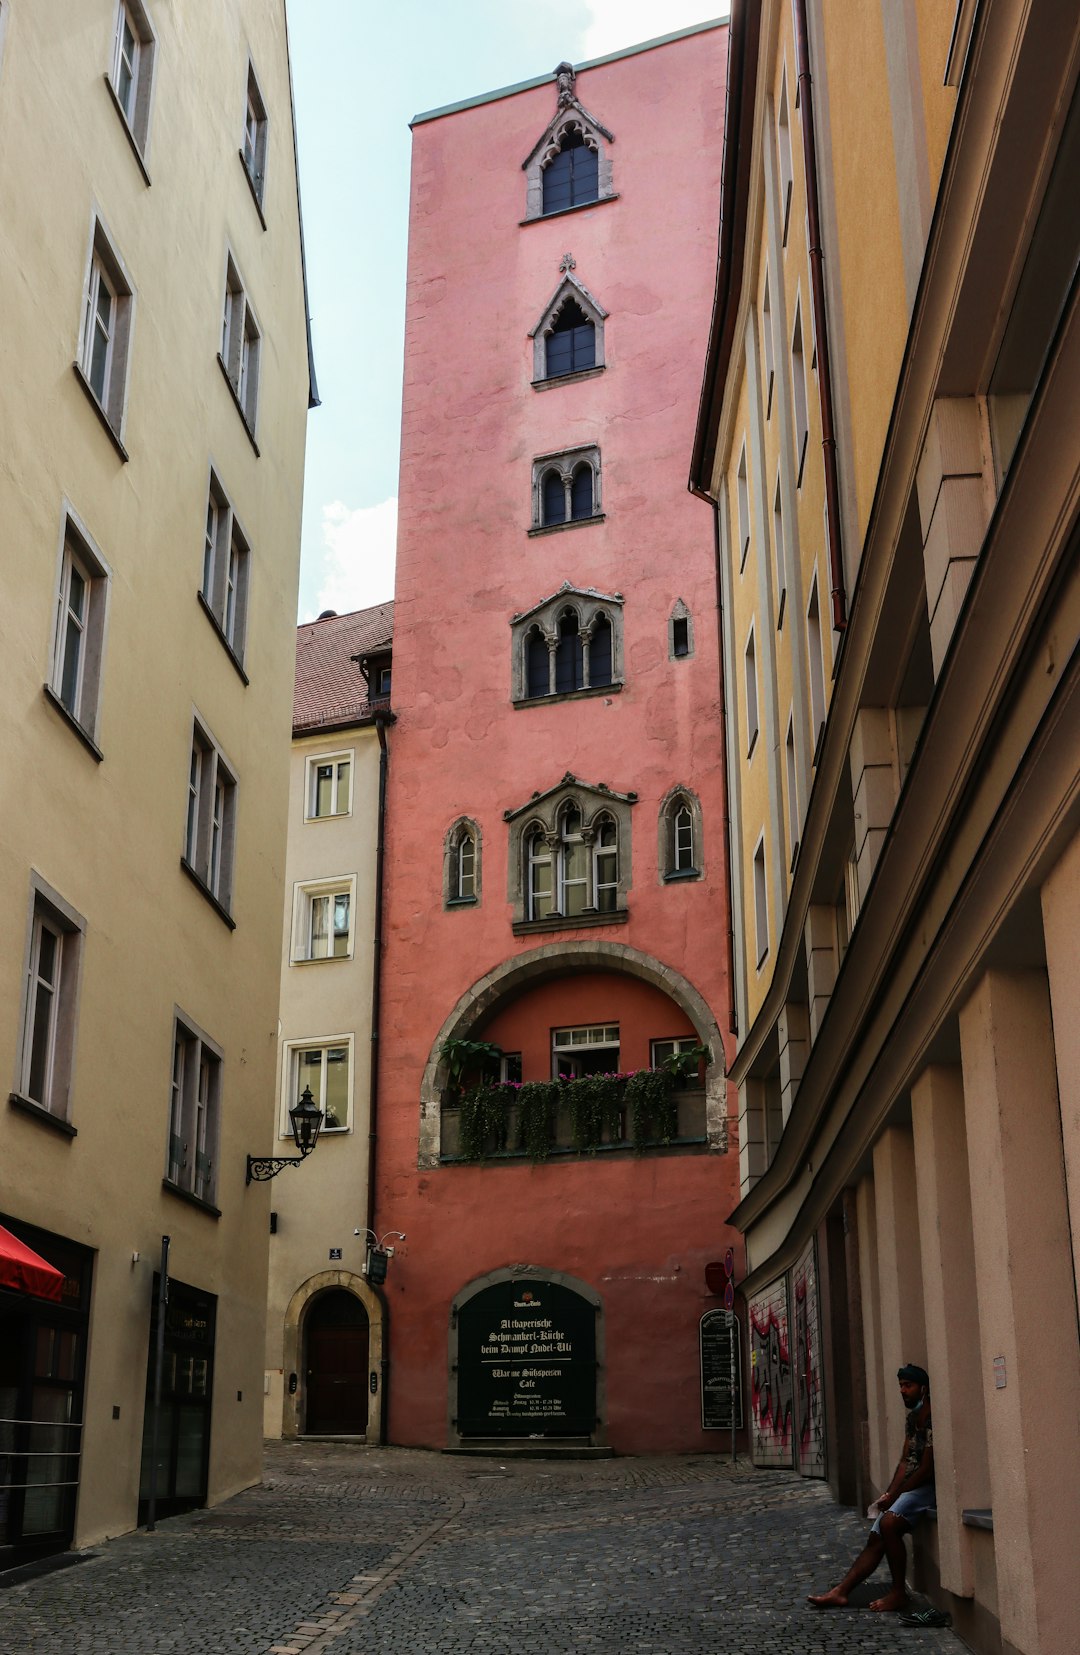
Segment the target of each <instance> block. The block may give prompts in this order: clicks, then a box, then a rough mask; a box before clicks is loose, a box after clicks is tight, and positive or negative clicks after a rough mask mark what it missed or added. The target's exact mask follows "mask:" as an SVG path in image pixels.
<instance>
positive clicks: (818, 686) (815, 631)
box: [806, 575, 825, 756]
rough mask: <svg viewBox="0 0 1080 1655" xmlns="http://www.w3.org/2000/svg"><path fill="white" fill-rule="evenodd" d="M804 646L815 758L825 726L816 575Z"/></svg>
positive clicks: (823, 675)
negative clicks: (805, 649) (806, 659)
mask: <svg viewBox="0 0 1080 1655" xmlns="http://www.w3.org/2000/svg"><path fill="white" fill-rule="evenodd" d="M806 646H807V656H808V666H809V672H810V721H811V732H810V733H811V738H812V742H813V747H814V752H815V756H816V753H817V746H818V742H819V741H820V739H821V732H822V730H823V728H824V726H825V658H824V654H823V651H822V639H821V612H820V607H819V604H818V583H817V575H815V576H814V583H813V585H812V586H811V588H810V602H809V604H808V605H807V608H806Z"/></svg>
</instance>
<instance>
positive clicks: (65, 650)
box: [49, 514, 109, 741]
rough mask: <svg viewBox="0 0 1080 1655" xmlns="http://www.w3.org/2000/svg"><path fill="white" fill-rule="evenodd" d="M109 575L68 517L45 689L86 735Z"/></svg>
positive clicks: (96, 697) (94, 708)
mask: <svg viewBox="0 0 1080 1655" xmlns="http://www.w3.org/2000/svg"><path fill="white" fill-rule="evenodd" d="M108 587H109V573H108V570H107V569H106V567H105V564H104V563H103V562H102V560H101V558H100V556H99V555H98V554H97V552H96V550H95V549H94V548H93V547H92V546H91V544H90V541H89V539H88V537H87V536H86V535H85V534H84V533H82V532H81V531H80V529H79V528H77V527H76V525H75V523H74V521H73V520H72V518H71V516H70V514H68V515H67V516H66V517H65V519H64V540H63V547H62V551H61V557H60V582H59V589H58V592H57V601H56V624H55V626H54V629H53V648H52V668H51V671H50V674H49V688H50V689H51V691H52V693H53V695H54V696H55V698H56V700H57V701H59V703H60V705H61V706H62V707H63V709H64V711H65V712H66V713H68V714H69V716H70V717H71V718H72V719H73V720H74V721H75V723H76V724H77V725H78V726H79V728H80V730H82V732H83V734H84V735H87V736H89V737H90V739H91V741H93V740H94V738H95V736H96V734H97V722H98V708H99V705H100V700H101V662H102V651H103V648H104V642H105V608H106V602H107V598H108Z"/></svg>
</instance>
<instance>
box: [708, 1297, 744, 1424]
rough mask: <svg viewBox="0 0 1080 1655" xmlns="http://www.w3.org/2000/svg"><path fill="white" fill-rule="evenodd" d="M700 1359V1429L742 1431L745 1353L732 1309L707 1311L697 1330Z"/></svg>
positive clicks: (737, 1320) (736, 1318) (737, 1322)
mask: <svg viewBox="0 0 1080 1655" xmlns="http://www.w3.org/2000/svg"><path fill="white" fill-rule="evenodd" d="M698 1342H699V1354H700V1358H701V1429H702V1430H703V1431H732V1430H741V1429H742V1422H743V1398H742V1352H741V1348H740V1345H741V1341H740V1338H739V1318H738V1317H737V1316H736V1314H735V1312H734V1311H733V1310H707V1311H706V1312H705V1314H704V1316H703V1317H702V1318H701V1322H700V1325H699V1329H698Z"/></svg>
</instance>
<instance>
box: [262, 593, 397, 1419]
mask: <svg viewBox="0 0 1080 1655" xmlns="http://www.w3.org/2000/svg"><path fill="white" fill-rule="evenodd" d="M393 610H394V606H393V604H392V603H383V604H377V605H376V606H375V607H374V608H372V609H361V610H358V611H356V612H354V613H352V614H349V615H335V614H332V613H327V614H326V615H324V616H321V617H320V618H319V619H318V620H317V621H313V622H311V623H310V624H308V625H304V626H301V627H300V628H299V630H298V632H297V636H296V689H295V698H294V704H293V741H292V756H291V770H290V786H289V833H288V851H287V857H286V869H285V912H284V926H283V935H282V941H281V1008H280V1025H279V1027H280V1049H279V1062H278V1114H277V1127H276V1135H277V1138H278V1140H279V1141H278V1143H277V1144H276V1145H275V1153H276V1154H278V1155H288V1154H290V1153H291V1152H292V1151H293V1146H292V1143H291V1142H290V1141H289V1139H290V1127H289V1118H288V1111H289V1109H290V1108H291V1107H292V1106H293V1104H294V1103H295V1102H296V1101H297V1099H298V1098H299V1097H300V1096H301V1094H302V1093H303V1091H304V1088H305V1087H308V1088H309V1089H310V1091H311V1093H312V1097H313V1098H314V1100H315V1101H316V1102H317V1104H318V1105H319V1107H320V1108H321V1109H322V1110H323V1112H324V1115H325V1120H324V1122H323V1126H322V1130H321V1134H320V1137H319V1140H318V1142H317V1144H316V1146H315V1150H314V1151H313V1152H312V1154H311V1156H310V1158H309V1159H308V1160H307V1161H305V1162H304V1163H303V1164H302V1165H301V1166H300V1167H295V1168H294V1167H285V1168H282V1170H281V1171H280V1172H279V1173H278V1175H277V1176H276V1178H275V1180H274V1182H273V1184H272V1185H271V1190H272V1195H271V1206H272V1209H273V1210H272V1215H271V1231H272V1234H271V1238H270V1284H269V1313H268V1317H267V1329H266V1367H267V1373H266V1396H265V1430H266V1435H267V1436H268V1437H278V1436H287V1437H292V1436H297V1435H305V1436H335V1437H349V1438H353V1439H364V1440H366V1441H368V1442H378V1441H381V1440H382V1421H383V1406H384V1399H383V1377H384V1375H383V1342H382V1332H383V1317H382V1302H381V1299H380V1297H379V1295H378V1293H377V1292H376V1291H374V1290H373V1289H372V1288H371V1287H370V1286H369V1285H368V1282H367V1280H366V1276H365V1268H366V1260H367V1237H366V1233H365V1232H366V1231H367V1228H368V1226H369V1225H370V1223H371V1221H372V1218H371V1200H370V1185H369V1178H368V1171H369V1166H370V1158H371V1155H372V1151H373V1147H374V1144H375V1142H376V1133H377V1124H378V1123H377V1096H376V1094H375V1092H374V1090H373V1086H374V1083H375V1081H376V1080H377V1072H374V1071H373V1063H372V1057H373V1053H374V1051H375V1041H374V1040H373V1031H374V1033H375V1034H376V1035H377V1032H378V1005H379V1001H378V993H377V987H376V981H375V971H376V969H377V963H378V959H379V955H380V952H381V949H380V935H379V932H380V924H379V913H380V905H379V898H378V892H379V880H380V869H381V863H382V855H383V829H384V818H385V792H386V767H387V761H388V751H389V749H388V742H387V726H388V724H389V723H390V722H391V713H390V674H391V640H392V628H393ZM356 1232H359V1234H357V1233H356Z"/></svg>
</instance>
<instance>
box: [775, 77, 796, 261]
mask: <svg viewBox="0 0 1080 1655" xmlns="http://www.w3.org/2000/svg"><path fill="white" fill-rule="evenodd" d="M776 136H777V146H778V151H779V153H778V161H779V166H780V238H781V240H782V242H783V244H784V246H785V247H786V246H787V239H788V227H789V224H790V222H791V191H792V185H793V182H794V172H793V170H792V163H791V126H790V123H789V121H788V93H787V69H786V68H785V69H784V76H783V79H782V81H781V82H780V108H779V112H778V114H777V118H776Z"/></svg>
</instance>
